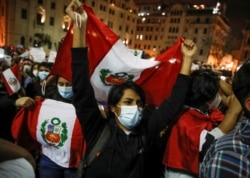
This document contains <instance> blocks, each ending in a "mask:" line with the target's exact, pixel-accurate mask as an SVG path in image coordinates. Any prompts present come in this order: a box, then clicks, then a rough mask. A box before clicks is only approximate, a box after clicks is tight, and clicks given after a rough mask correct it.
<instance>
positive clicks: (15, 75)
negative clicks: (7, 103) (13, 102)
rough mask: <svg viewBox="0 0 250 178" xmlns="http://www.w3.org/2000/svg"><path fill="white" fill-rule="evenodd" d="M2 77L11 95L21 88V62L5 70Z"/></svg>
mask: <svg viewBox="0 0 250 178" xmlns="http://www.w3.org/2000/svg"><path fill="white" fill-rule="evenodd" d="M1 78H2V80H3V82H4V85H5V87H6V89H7V92H8V94H9V95H13V94H14V93H17V92H18V91H19V90H20V89H21V75H20V67H19V64H15V65H14V66H11V67H10V68H8V69H6V70H4V71H3V73H2V74H1Z"/></svg>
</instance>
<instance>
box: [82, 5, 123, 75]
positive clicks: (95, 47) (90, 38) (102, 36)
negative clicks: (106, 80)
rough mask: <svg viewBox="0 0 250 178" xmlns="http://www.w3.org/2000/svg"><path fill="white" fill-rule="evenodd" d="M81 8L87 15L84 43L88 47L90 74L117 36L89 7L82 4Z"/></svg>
mask: <svg viewBox="0 0 250 178" xmlns="http://www.w3.org/2000/svg"><path fill="white" fill-rule="evenodd" d="M83 8H84V10H85V11H86V13H87V15H88V20H87V26H86V28H87V36H86V43H87V46H88V48H89V51H88V58H89V70H90V74H92V73H93V71H94V69H95V67H96V66H97V65H98V64H99V62H100V61H101V60H102V59H103V57H104V56H105V55H106V54H107V52H108V51H109V50H110V49H111V47H112V46H113V44H114V43H115V42H116V41H117V40H118V39H119V37H118V36H117V35H116V34H115V33H114V32H113V31H112V30H111V29H110V28H109V27H108V26H107V25H106V24H104V23H103V22H102V21H101V20H100V19H99V18H98V17H97V16H96V15H95V14H94V12H93V10H92V9H91V8H90V7H88V6H87V5H85V4H83ZM114 61H115V59H114Z"/></svg>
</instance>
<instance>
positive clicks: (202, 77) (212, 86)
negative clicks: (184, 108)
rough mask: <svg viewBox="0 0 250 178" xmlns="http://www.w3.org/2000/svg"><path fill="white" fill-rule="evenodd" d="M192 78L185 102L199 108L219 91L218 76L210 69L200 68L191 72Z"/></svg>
mask: <svg viewBox="0 0 250 178" xmlns="http://www.w3.org/2000/svg"><path fill="white" fill-rule="evenodd" d="M191 77H192V80H191V84H190V86H189V91H188V95H187V99H186V104H187V105H189V106H191V107H195V108H200V107H201V106H203V105H204V104H206V103H207V102H209V101H211V100H212V99H214V98H215V96H216V94H217V93H218V91H219V87H220V84H219V80H220V78H219V76H218V75H217V74H216V73H215V72H213V71H212V70H210V69H200V70H197V71H194V72H193V73H192V74H191Z"/></svg>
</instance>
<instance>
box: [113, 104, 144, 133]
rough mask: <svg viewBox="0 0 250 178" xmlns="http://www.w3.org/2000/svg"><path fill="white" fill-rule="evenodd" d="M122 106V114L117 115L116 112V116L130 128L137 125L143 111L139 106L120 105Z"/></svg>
mask: <svg viewBox="0 0 250 178" xmlns="http://www.w3.org/2000/svg"><path fill="white" fill-rule="evenodd" d="M118 107H120V108H121V114H120V115H119V116H117V114H116V113H115V115H116V117H117V118H118V120H119V121H120V123H121V124H122V125H123V126H124V127H126V128H128V129H133V128H134V127H135V126H137V125H138V124H139V123H140V121H141V118H142V113H141V111H140V110H139V109H138V106H137V105H135V106H118Z"/></svg>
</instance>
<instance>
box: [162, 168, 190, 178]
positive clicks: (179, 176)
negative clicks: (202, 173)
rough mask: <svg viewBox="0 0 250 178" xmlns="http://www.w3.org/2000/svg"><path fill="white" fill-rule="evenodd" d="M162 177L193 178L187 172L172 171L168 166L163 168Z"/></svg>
mask: <svg viewBox="0 0 250 178" xmlns="http://www.w3.org/2000/svg"><path fill="white" fill-rule="evenodd" d="M164 177H165V178H195V177H194V176H191V175H189V174H185V173H183V172H177V171H173V170H170V169H168V168H165V173H164Z"/></svg>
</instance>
